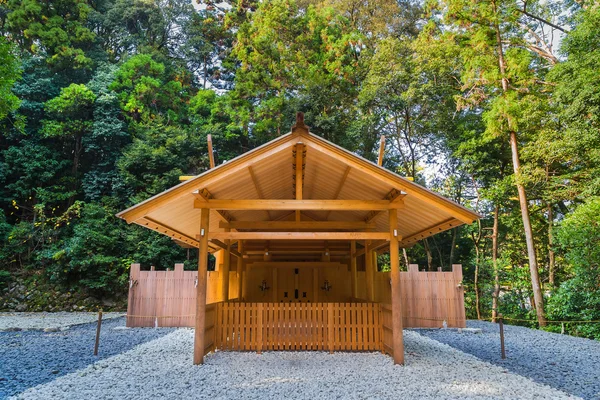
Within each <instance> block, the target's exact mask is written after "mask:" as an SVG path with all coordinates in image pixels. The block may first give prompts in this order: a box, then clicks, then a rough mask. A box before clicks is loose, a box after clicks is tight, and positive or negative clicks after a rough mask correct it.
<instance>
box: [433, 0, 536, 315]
mask: <svg viewBox="0 0 600 400" xmlns="http://www.w3.org/2000/svg"><path fill="white" fill-rule="evenodd" d="M442 3H443V5H444V7H442V9H443V10H444V12H443V23H444V24H446V25H447V26H454V27H456V28H458V29H457V30H452V29H447V32H446V33H445V36H446V37H447V38H450V39H451V40H452V43H453V45H455V46H458V47H459V48H460V54H461V58H462V61H463V65H464V70H463V73H462V75H461V81H462V85H463V87H462V89H463V95H462V96H461V97H460V98H459V100H458V105H459V107H460V108H473V107H484V109H485V112H484V121H485V122H486V134H488V135H491V136H496V137H500V136H501V137H505V138H506V139H507V140H508V142H509V144H510V149H511V155H512V165H513V171H514V177H515V185H516V188H517V193H518V197H519V204H520V208H521V217H522V222H523V231H524V234H525V241H526V245H527V253H528V264H529V270H530V276H531V286H532V290H533V295H534V299H535V307H536V312H537V318H538V322H539V324H540V325H541V326H544V325H545V324H546V320H545V315H544V297H543V293H542V289H541V285H540V278H539V269H538V260H537V255H536V247H535V243H534V234H533V230H532V226H531V221H530V212H529V204H528V200H527V194H526V191H525V187H524V184H523V178H522V176H521V175H522V168H521V160H520V157H519V147H520V145H521V144H522V143H523V141H524V140H525V139H526V138H525V137H523V132H521V134H520V133H519V130H520V126H521V125H522V124H524V123H525V121H526V120H527V118H528V115H527V114H526V110H527V106H526V105H527V104H528V103H531V102H532V101H534V102H535V101H536V100H537V99H536V95H537V94H538V93H539V92H540V90H541V89H540V87H539V86H540V85H539V84H538V82H539V81H540V80H543V76H542V75H541V71H542V69H541V68H540V65H543V64H544V60H545V59H544V58H542V57H539V55H538V54H536V53H531V52H529V51H528V50H526V49H523V47H522V46H521V43H522V38H523V37H525V32H524V27H523V24H522V21H521V18H522V17H523V13H521V12H520V10H521V9H520V8H519V7H518V4H517V3H516V2H514V1H511V0H508V1H502V0H499V1H498V0H490V1H481V2H477V3H468V2H463V1H452V0H451V1H444V2H442ZM536 67H537V68H536Z"/></svg>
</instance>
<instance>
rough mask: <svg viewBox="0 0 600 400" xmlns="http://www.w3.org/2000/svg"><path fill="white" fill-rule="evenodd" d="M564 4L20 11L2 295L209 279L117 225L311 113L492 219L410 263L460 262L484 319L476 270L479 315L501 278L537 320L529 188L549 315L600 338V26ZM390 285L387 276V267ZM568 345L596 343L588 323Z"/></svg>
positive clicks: (7, 127) (508, 293) (13, 20)
mask: <svg viewBox="0 0 600 400" xmlns="http://www.w3.org/2000/svg"><path fill="white" fill-rule="evenodd" d="M551 3H552V4H550V5H549V6H546V5H547V4H546V3H541V2H537V1H528V2H527V4H525V5H523V4H522V3H518V2H515V1H512V0H502V1H487V0H486V1H478V2H464V1H461V0H431V1H428V2H426V3H425V4H421V3H415V2H409V1H399V2H396V1H388V0H384V1H379V2H355V1H347V0H298V1H294V0H268V1H262V2H258V1H236V2H228V4H229V5H231V8H230V9H229V8H227V7H222V6H221V4H220V3H219V4H216V3H213V2H209V3H207V4H206V5H207V7H205V8H204V7H203V8H202V9H201V10H194V9H193V6H192V4H191V3H190V2H189V1H187V0H160V1H158V0H148V1H146V0H99V1H95V2H88V1H86V0H50V1H47V2H40V1H39V0H9V1H8V2H4V3H3V4H2V5H0V30H2V32H1V35H0V121H1V122H0V123H1V125H0V126H1V127H2V135H1V136H0V199H1V200H0V204H1V205H2V211H3V212H2V214H0V218H1V219H0V285H2V284H5V283H2V282H6V278H7V277H10V276H12V275H13V274H16V275H31V276H33V277H35V279H33V278H32V279H31V280H32V281H34V280H35V281H38V280H39V281H41V280H43V279H46V280H51V281H52V282H53V283H52V284H53V285H54V284H57V285H59V286H60V285H62V287H64V288H69V289H72V290H80V291H84V292H85V291H88V292H93V293H95V294H98V295H104V294H109V293H124V292H125V291H126V280H127V273H128V265H129V264H130V263H131V262H140V263H142V264H143V265H146V266H148V265H155V266H156V267H157V268H165V267H170V266H172V265H173V264H174V263H175V262H182V261H184V260H185V262H186V268H193V264H194V263H195V261H196V260H194V257H196V255H195V254H194V252H193V251H192V252H191V255H190V257H191V258H190V259H189V260H187V255H188V254H187V253H188V252H187V251H186V250H184V249H181V248H180V247H178V246H177V245H176V244H174V243H173V241H172V240H170V239H169V238H168V237H165V236H163V235H159V234H157V233H156V232H151V231H148V230H145V229H141V228H139V227H137V226H129V225H126V224H125V223H123V222H122V221H120V220H118V219H117V218H116V217H114V214H115V213H116V212H117V211H119V210H122V209H124V208H125V207H127V206H130V205H131V204H133V203H137V202H139V201H142V200H145V199H147V198H148V197H149V196H152V195H155V194H157V193H159V192H161V191H163V190H165V189H167V188H169V187H171V186H173V185H175V184H177V183H178V182H179V180H178V177H179V175H194V174H199V173H202V172H204V171H206V170H207V169H208V167H209V161H208V155H207V142H206V137H207V135H209V134H210V135H211V136H212V139H213V146H214V148H215V154H216V162H217V164H221V163H223V162H225V161H228V160H231V159H233V158H234V157H236V156H238V155H240V154H242V153H244V152H246V151H248V150H250V149H252V148H253V147H255V146H258V145H261V144H263V143H264V142H266V141H267V140H270V139H272V138H274V137H277V136H279V135H282V134H284V133H286V132H288V130H289V127H290V126H291V125H292V124H293V118H294V115H295V113H296V111H304V112H305V115H306V121H307V124H308V125H309V126H310V127H311V131H312V132H313V133H316V134H318V135H321V136H323V137H325V138H327V139H329V140H332V141H334V142H336V143H338V144H340V145H342V146H344V147H345V148H347V149H349V150H351V151H354V152H356V153H358V154H359V155H361V156H363V157H366V158H368V159H371V160H375V159H376V156H377V154H376V153H377V147H378V143H379V140H380V137H381V135H385V136H386V152H385V157H384V163H383V165H384V167H385V168H388V169H390V170H392V171H394V172H398V173H400V174H403V175H407V176H412V177H414V178H415V180H416V181H417V182H418V183H420V184H422V185H425V186H427V187H429V188H430V189H433V190H435V191H437V192H439V193H441V194H442V195H444V196H446V197H449V198H451V199H453V200H454V201H456V202H459V203H461V204H466V205H467V206H471V207H473V208H476V209H477V211H479V212H480V213H482V214H483V215H484V218H483V220H482V221H481V226H479V225H472V226H467V227H460V228H455V229H451V230H449V231H446V232H442V233H440V234H438V235H436V236H435V237H432V238H429V239H427V241H421V242H419V243H417V244H416V245H415V246H413V247H412V248H410V249H407V252H406V255H407V257H408V262H409V263H418V264H420V266H421V268H423V267H425V268H428V269H431V270H436V269H437V268H438V267H442V268H443V269H444V270H449V269H450V268H451V264H456V263H462V264H463V269H464V276H465V279H464V286H465V289H466V303H467V307H468V315H469V316H471V317H475V316H476V315H477V314H476V311H475V297H476V296H475V294H476V292H475V290H476V289H475V284H474V280H475V271H476V268H475V267H476V266H478V267H479V268H478V276H477V278H478V285H477V286H478V287H477V294H478V295H479V298H480V304H479V309H480V311H481V313H482V316H483V317H488V316H489V315H490V313H491V301H492V295H493V292H494V283H495V282H494V279H495V275H496V273H497V274H498V279H499V282H500V286H501V292H500V305H499V307H500V311H501V312H503V313H504V314H505V315H507V316H512V317H514V318H525V319H528V318H529V319H533V317H534V315H535V312H534V310H533V309H532V307H531V296H532V290H531V278H530V276H529V271H528V256H527V251H526V249H527V247H526V244H525V241H524V237H523V224H522V219H521V218H522V217H521V212H520V209H519V204H518V202H517V197H516V196H517V194H516V190H515V182H517V181H518V182H519V183H522V184H523V185H524V187H525V189H526V191H527V195H528V197H529V199H530V204H529V206H530V207H529V208H530V213H531V221H532V225H533V231H534V232H535V243H536V251H537V254H538V261H539V264H540V274H541V278H542V285H543V286H544V289H545V292H546V293H547V294H548V297H549V302H550V303H549V309H548V310H549V317H550V318H554V319H565V318H566V319H569V320H579V319H592V318H596V319H598V318H599V317H598V315H597V314H598V295H597V290H596V289H597V287H598V282H597V279H598V274H597V271H598V268H597V264H598V262H597V259H596V258H597V256H598V255H597V254H596V250H595V249H597V248H598V246H596V245H595V244H594V242H593V240H596V239H597V238H596V236H598V235H597V232H596V228H597V225H595V224H593V223H589V221H597V220H598V219H599V217H598V202H597V200H592V199H590V197H592V196H597V195H598V194H599V193H600V183H599V182H600V180H599V179H600V178H599V177H600V169H599V165H600V135H599V134H598V133H599V132H600V123H599V121H600V120H599V119H598V118H599V117H598V116H599V115H600V111H599V110H600V107H599V106H600V97H599V95H598V93H600V87H599V81H598V79H597V75H598V70H599V69H600V64H599V61H598V60H600V54H598V52H599V50H598V49H599V48H600V46H598V44H599V43H600V39H599V34H598V32H600V16H599V15H600V14H599V11H598V9H597V8H594V7H588V8H587V9H585V10H577V9H576V7H575V6H574V4H570V5H568V6H567V5H563V4H558V3H555V2H551ZM523 7H526V9H527V13H528V14H530V15H534V16H537V17H541V18H545V19H547V20H548V21H554V22H555V23H563V22H567V23H569V24H570V25H571V26H570V28H569V30H570V33H569V34H568V35H565V36H564V37H563V38H562V44H561V51H562V57H557V56H556V55H555V54H553V50H552V48H553V46H551V45H554V44H555V41H550V42H549V40H550V39H549V38H550V37H551V35H548V29H549V26H547V25H544V23H543V22H542V21H541V20H540V19H536V18H533V17H530V16H528V15H526V14H525V13H524V12H523V11H525V10H524V8H523ZM497 34H499V35H500V36H501V39H502V40H501V44H502V55H503V57H504V58H503V60H504V64H503V65H504V67H505V68H504V72H502V71H501V68H500V65H501V64H500V62H499V61H500V59H499V54H500V52H499V47H498V38H497ZM549 45H550V46H549ZM503 77H504V78H505V81H504V83H505V87H503V81H502V78H503ZM511 131H517V133H518V141H519V143H518V145H519V148H520V150H521V161H522V168H521V173H520V176H519V177H518V178H516V177H515V176H514V174H513V169H512V168H511V153H510V147H509V146H508V140H507V138H508V133H509V132H511ZM586 200H588V201H586ZM496 209H497V210H498V225H499V229H498V232H497V239H498V260H497V263H496V265H494V263H493V262H492V259H491V258H492V251H491V243H492V240H491V232H492V231H491V228H492V226H493V217H492V215H493V212H494V211H495V210H496ZM573 209H575V211H573ZM563 220H564V222H561V221H563ZM585 221H588V223H587V224H586V223H585ZM479 229H481V230H479ZM555 229H558V232H555V233H554V238H553V236H552V234H553V230H555ZM479 234H481V240H480V241H479V242H477V250H478V255H479V257H477V252H476V251H475V250H476V249H475V242H476V240H474V239H475V238H476V237H477V235H479ZM595 238H596V239H595ZM553 240H554V244H553V243H552V242H553ZM402 259H403V263H404V253H403V254H402ZM551 259H552V260H554V261H553V262H551ZM379 265H380V267H381V269H383V270H385V269H387V268H389V260H388V258H387V256H386V255H381V256H380V258H379ZM551 279H552V280H553V281H552V282H551ZM594 285H596V286H594ZM531 325H533V324H531ZM554 327H555V328H554V329H556V326H554ZM567 329H569V330H570V331H571V332H573V333H576V334H579V335H585V336H588V337H598V333H597V331H596V330H594V329H595V328H592V325H585V324H572V325H571V324H569V325H568V326H567Z"/></svg>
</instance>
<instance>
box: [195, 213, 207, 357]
mask: <svg viewBox="0 0 600 400" xmlns="http://www.w3.org/2000/svg"><path fill="white" fill-rule="evenodd" d="M209 217H210V209H208V208H203V209H201V210H200V240H199V241H200V247H199V249H198V253H199V254H198V288H197V290H198V292H197V294H196V327H195V332H194V364H203V363H204V328H205V327H204V325H205V318H206V280H207V276H206V274H207V268H208V227H209Z"/></svg>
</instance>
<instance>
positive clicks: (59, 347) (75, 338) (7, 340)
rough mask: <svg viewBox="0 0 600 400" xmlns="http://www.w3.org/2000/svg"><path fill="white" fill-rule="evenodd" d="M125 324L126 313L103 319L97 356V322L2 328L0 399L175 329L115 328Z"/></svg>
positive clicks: (0, 334) (0, 340)
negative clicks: (50, 328) (62, 327)
mask: <svg viewBox="0 0 600 400" xmlns="http://www.w3.org/2000/svg"><path fill="white" fill-rule="evenodd" d="M124 326H125V318H124V317H122V318H115V319H109V320H106V321H103V323H102V333H101V336H100V349H99V354H98V356H97V357H96V356H94V355H93V352H94V340H95V337H96V323H95V322H94V323H89V324H83V325H77V326H73V327H71V328H70V329H68V330H66V331H62V332H48V333H46V332H41V331H20V332H0V399H5V398H7V397H9V396H12V395H15V394H17V393H20V392H23V391H24V390H26V389H27V388H30V387H33V386H36V385H39V384H42V383H46V382H49V381H52V380H54V379H56V378H57V377H59V376H62V375H65V374H68V373H71V372H73V371H76V370H78V369H81V368H84V367H85V366H87V365H89V364H92V363H94V362H96V361H98V360H101V359H103V358H107V357H111V356H114V355H116V354H119V353H123V352H125V351H127V350H130V349H131V348H133V347H134V346H137V345H138V344H141V343H145V342H148V341H150V340H154V339H157V338H159V337H162V336H164V335H166V334H168V333H170V332H172V331H173V330H174V329H173V328H160V329H153V328H132V329H114V328H116V327H124Z"/></svg>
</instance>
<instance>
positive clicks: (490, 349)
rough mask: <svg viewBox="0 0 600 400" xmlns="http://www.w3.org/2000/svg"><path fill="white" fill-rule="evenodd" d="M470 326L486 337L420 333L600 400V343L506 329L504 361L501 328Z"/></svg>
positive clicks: (484, 324)
mask: <svg viewBox="0 0 600 400" xmlns="http://www.w3.org/2000/svg"><path fill="white" fill-rule="evenodd" d="M467 326H468V327H470V328H481V330H482V333H479V334H473V333H459V332H457V331H453V330H419V333H420V334H421V335H425V336H427V337H429V338H432V339H435V340H438V341H440V342H442V343H446V344H448V345H450V346H452V347H454V348H456V349H459V350H461V351H463V352H465V353H469V354H472V355H474V356H476V357H478V358H480V359H482V360H485V361H488V362H490V363H493V364H495V365H497V366H500V367H502V368H505V369H507V370H509V371H511V372H514V373H516V374H519V375H522V376H526V377H529V378H531V379H532V380H534V381H536V382H539V383H543V384H545V385H548V386H551V387H553V388H556V389H559V390H562V391H564V392H567V393H571V394H574V395H577V396H580V397H582V398H584V399H600V342H598V341H594V340H590V339H582V338H577V337H573V336H567V335H560V334H557V333H550V332H545V331H540V330H535V329H529V328H524V327H521V326H512V325H504V333H505V335H504V336H505V345H506V357H507V358H506V359H505V360H502V359H501V358H500V335H499V331H498V325H497V324H493V323H491V322H484V321H468V322H467Z"/></svg>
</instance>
